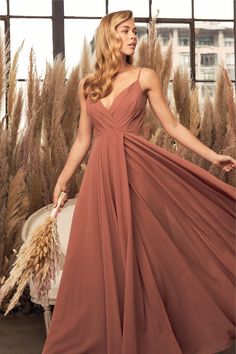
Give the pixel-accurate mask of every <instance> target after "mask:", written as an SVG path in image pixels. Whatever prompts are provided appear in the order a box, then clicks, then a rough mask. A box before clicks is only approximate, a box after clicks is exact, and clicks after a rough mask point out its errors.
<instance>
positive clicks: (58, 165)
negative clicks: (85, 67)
mask: <svg viewBox="0 0 236 354" xmlns="http://www.w3.org/2000/svg"><path fill="white" fill-rule="evenodd" d="M54 76H55V79H56V80H55V83H56V85H55V93H54V102H53V103H54V104H53V106H52V125H51V137H50V140H51V141H50V145H51V159H52V167H53V168H54V171H55V174H54V175H53V174H52V184H55V182H56V179H57V177H58V174H59V173H60V172H61V170H62V169H63V167H64V165H65V162H66V159H67V156H68V153H69V149H68V146H67V142H66V139H65V134H64V131H63V128H62V117H63V116H64V113H65V104H64V97H65V93H66V86H65V78H66V71H65V62H64V60H62V59H61V57H59V58H56V59H55V62H54ZM51 192H53V191H51Z"/></svg>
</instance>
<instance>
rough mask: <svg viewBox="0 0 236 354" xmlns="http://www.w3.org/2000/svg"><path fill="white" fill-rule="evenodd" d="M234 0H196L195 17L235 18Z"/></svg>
mask: <svg viewBox="0 0 236 354" xmlns="http://www.w3.org/2000/svg"><path fill="white" fill-rule="evenodd" d="M181 8H182V7H181ZM233 14H234V11H233V0H224V1H222V0H214V1H213V0H195V1H194V16H195V18H222V19H233V17H234V16H233Z"/></svg>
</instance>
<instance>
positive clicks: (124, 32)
mask: <svg viewBox="0 0 236 354" xmlns="http://www.w3.org/2000/svg"><path fill="white" fill-rule="evenodd" d="M116 31H117V33H118V35H119V36H120V38H121V39H122V47H121V49H120V51H121V52H122V53H124V54H126V55H133V54H134V51H135V47H136V44H137V29H136V27H135V23H134V19H133V18H130V19H129V20H127V21H124V22H122V23H121V24H119V26H117V28H116Z"/></svg>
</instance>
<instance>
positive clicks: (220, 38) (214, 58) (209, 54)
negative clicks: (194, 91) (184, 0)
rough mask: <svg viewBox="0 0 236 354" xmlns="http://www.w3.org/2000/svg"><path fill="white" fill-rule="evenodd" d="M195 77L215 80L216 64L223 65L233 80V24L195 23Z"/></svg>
mask: <svg viewBox="0 0 236 354" xmlns="http://www.w3.org/2000/svg"><path fill="white" fill-rule="evenodd" d="M195 38H196V57H197V61H196V63H197V65H196V77H197V79H198V80H215V79H216V75H217V68H218V64H220V63H221V62H223V63H224V65H225V67H226V69H227V70H228V73H229V76H230V79H231V80H234V75H235V67H234V65H235V63H234V46H233V45H232V43H233V23H227V24H226V23H223V22H222V23H220V22H217V23H215V22H196V33H195Z"/></svg>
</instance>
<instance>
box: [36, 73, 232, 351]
mask: <svg viewBox="0 0 236 354" xmlns="http://www.w3.org/2000/svg"><path fill="white" fill-rule="evenodd" d="M140 71H141V69H140V70H139V72H137V79H136V80H135V81H133V82H132V83H131V84H130V85H128V86H127V87H125V88H124V89H123V90H122V91H121V92H120V93H119V94H118V96H116V98H115V99H114V101H113V103H112V105H111V106H110V108H105V106H104V105H103V104H102V102H101V101H97V102H96V103H93V102H92V101H90V100H87V111H88V114H89V116H90V118H91V120H92V122H93V125H94V129H95V140H94V142H93V145H92V148H91V152H90V156H89V161H88V164H87V168H86V170H85V173H84V176H83V180H82V184H81V187H80V191H79V195H78V199H77V202H76V206H75V209H74V214H73V218H72V225H71V229H70V239H69V243H68V249H67V254H66V259H65V263H64V270H63V274H62V278H61V283H60V287H59V291H58V296H57V300H56V304H55V307H54V312H53V316H52V321H51V326H50V330H49V334H48V336H47V340H46V343H45V345H44V348H43V354H180V353H184V354H212V353H217V352H219V351H222V350H224V349H226V348H227V347H229V346H230V344H231V343H232V340H233V338H235V331H234V329H235V327H234V325H235V316H234V311H235V292H234V291H235V278H234V276H235V274H234V269H235V267H234V260H235V258H234V257H235V247H234V246H235V218H234V216H235V205H236V204H235V201H236V189H235V188H233V187H232V186H230V185H228V184H226V183H224V182H222V181H221V180H219V179H218V178H216V177H214V176H213V175H212V174H211V173H209V172H207V171H206V170H204V169H202V168H200V167H198V166H197V165H195V164H193V163H191V162H189V161H187V160H185V159H183V158H181V157H178V156H176V155H175V154H173V153H170V152H168V151H166V150H165V149H163V148H161V147H159V146H156V145H154V144H152V143H150V142H148V141H147V140H146V139H145V138H144V137H143V136H141V134H140V131H141V127H142V122H143V115H144V111H145V105H146V99H147V98H146V96H145V95H144V93H143V91H142V89H141V85H140V82H139V74H140Z"/></svg>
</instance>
